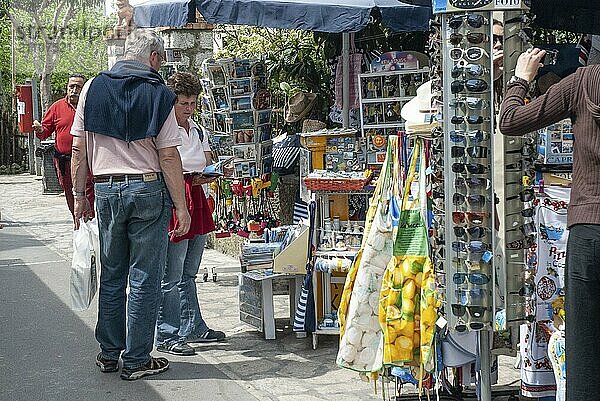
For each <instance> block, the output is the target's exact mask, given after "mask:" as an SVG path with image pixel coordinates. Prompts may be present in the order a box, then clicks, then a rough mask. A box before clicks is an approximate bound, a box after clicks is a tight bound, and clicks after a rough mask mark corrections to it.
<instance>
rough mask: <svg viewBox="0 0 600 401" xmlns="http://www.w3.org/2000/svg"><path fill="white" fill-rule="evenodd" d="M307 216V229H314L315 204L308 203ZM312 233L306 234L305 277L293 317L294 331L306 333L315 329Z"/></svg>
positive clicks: (310, 231)
mask: <svg viewBox="0 0 600 401" xmlns="http://www.w3.org/2000/svg"><path fill="white" fill-rule="evenodd" d="M308 211H309V212H308V214H309V219H310V225H309V227H314V224H315V202H314V201H312V202H310V205H309V208H308ZM313 231H314V230H312V229H310V230H309V234H308V252H307V262H306V275H305V276H304V282H303V283H302V290H301V291H300V298H299V299H298V305H297V306H296V313H295V315H294V331H303V332H306V333H314V332H315V331H316V329H317V327H316V325H317V317H316V312H315V297H314V288H313V277H312V276H313V265H312V258H313V252H312V248H313V246H312V243H313Z"/></svg>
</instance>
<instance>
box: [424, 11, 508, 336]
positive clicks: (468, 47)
mask: <svg viewBox="0 0 600 401" xmlns="http://www.w3.org/2000/svg"><path fill="white" fill-rule="evenodd" d="M491 21H492V15H491V13H490V12H484V11H474V12H471V11H470V12H468V13H452V14H444V15H442V16H441V38H440V40H441V44H442V46H441V51H442V71H443V74H442V75H443V78H442V80H438V81H437V83H436V82H435V81H434V89H433V90H434V91H435V90H436V89H438V90H439V86H440V85H441V89H442V90H443V96H444V97H443V99H444V101H443V113H442V115H443V127H444V135H443V138H444V151H443V155H444V161H443V165H444V172H445V174H444V179H445V182H444V187H445V188H446V189H447V190H446V191H444V201H445V208H444V210H445V220H444V223H445V224H444V226H445V230H444V233H445V247H444V251H445V252H444V255H443V256H444V262H443V267H444V272H445V282H446V293H445V303H446V304H445V308H444V310H445V312H446V319H447V320H448V325H449V326H448V327H449V328H450V329H453V330H456V331H459V332H464V331H479V330H490V329H491V328H492V322H493V319H494V312H495V305H494V297H493V294H494V288H495V287H494V286H495V277H494V276H495V275H494V264H493V262H494V257H493V252H494V248H495V242H496V240H495V233H494V193H493V187H494V186H493V175H492V172H493V156H492V151H491V150H492V149H493V135H492V133H493V131H494V128H493V127H494V117H495V116H494V107H493V85H492V82H493V76H492V74H493V72H492V58H491V54H492V43H491V40H490V38H492V26H491Z"/></svg>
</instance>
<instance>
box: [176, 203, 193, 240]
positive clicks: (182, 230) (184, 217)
mask: <svg viewBox="0 0 600 401" xmlns="http://www.w3.org/2000/svg"><path fill="white" fill-rule="evenodd" d="M175 215H176V216H177V225H176V226H175V229H174V230H173V237H181V236H182V235H185V234H186V233H187V232H188V231H189V230H190V224H191V223H192V218H191V217H190V214H189V213H188V211H187V209H186V208H179V209H175Z"/></svg>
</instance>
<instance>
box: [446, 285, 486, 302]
mask: <svg viewBox="0 0 600 401" xmlns="http://www.w3.org/2000/svg"><path fill="white" fill-rule="evenodd" d="M454 295H455V296H456V299H457V300H458V303H459V304H461V305H468V304H469V303H471V302H482V301H485V300H486V299H487V296H488V290H486V289H485V288H459V289H457V290H455V291H454Z"/></svg>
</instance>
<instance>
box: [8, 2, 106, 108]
mask: <svg viewBox="0 0 600 401" xmlns="http://www.w3.org/2000/svg"><path fill="white" fill-rule="evenodd" d="M102 3H103V1H102V0H13V2H12V3H11V7H10V9H9V12H8V17H9V19H10V21H11V23H12V24H13V27H14V28H15V30H16V32H17V37H18V42H19V45H20V46H19V50H20V51H19V53H20V55H21V56H22V59H23V60H22V61H23V63H20V64H19V67H24V69H25V70H26V71H27V69H28V68H31V66H33V71H34V74H31V75H32V76H34V77H37V78H38V79H39V80H40V85H39V86H40V95H41V100H42V108H43V109H45V108H47V107H48V106H49V105H50V103H51V100H52V99H51V93H52V86H51V80H52V75H53V72H54V70H55V67H56V65H57V62H58V61H59V58H60V57H59V56H60V54H61V53H62V52H64V50H65V43H66V42H68V41H69V37H71V38H72V39H73V42H80V41H81V39H82V35H83V36H85V34H86V32H89V31H90V30H89V29H87V28H91V27H99V26H100V25H98V24H99V23H100V24H102V21H103V18H99V17H101V16H102V14H101V13H100V9H99V8H98V7H99V6H100V4H102ZM90 14H91V17H90V18H88V19H85V18H84V19H81V20H78V18H77V16H81V15H83V16H86V15H90ZM80 22H84V24H85V26H82V24H81V23H80ZM82 28H85V29H83V30H82ZM98 32H99V33H100V35H101V32H102V31H98ZM94 37H95V38H99V35H98V34H96V35H94ZM91 38H92V36H90V39H91ZM84 39H85V38H84ZM77 50H79V51H80V52H81V51H88V52H91V53H90V54H92V58H91V59H92V60H94V59H95V60H100V58H99V57H98V56H99V55H100V56H101V53H100V54H99V55H98V54H96V53H97V49H94V46H90V45H89V43H88V44H87V45H86V46H81V47H80V48H79V49H77ZM80 60H81V59H80ZM80 60H77V59H76V60H74V61H76V63H77V64H76V65H77V66H78V67H79V62H80ZM63 85H64V83H63Z"/></svg>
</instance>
